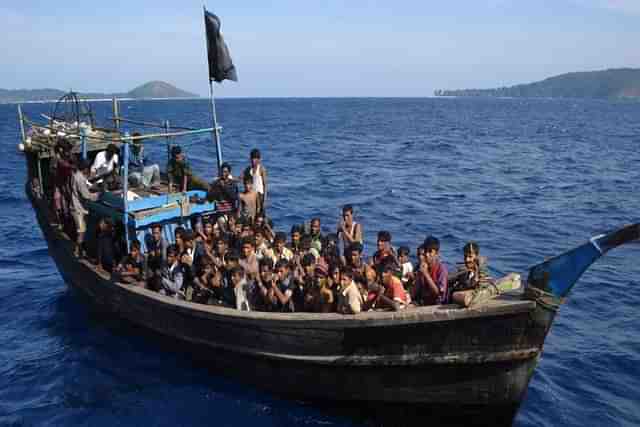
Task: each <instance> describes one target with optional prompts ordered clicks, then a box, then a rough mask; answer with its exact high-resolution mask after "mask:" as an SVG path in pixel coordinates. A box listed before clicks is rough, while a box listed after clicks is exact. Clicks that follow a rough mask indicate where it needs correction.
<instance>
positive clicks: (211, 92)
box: [209, 79, 222, 176]
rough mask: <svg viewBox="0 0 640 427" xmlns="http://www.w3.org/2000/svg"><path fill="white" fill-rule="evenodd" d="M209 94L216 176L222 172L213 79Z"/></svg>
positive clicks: (210, 82)
mask: <svg viewBox="0 0 640 427" xmlns="http://www.w3.org/2000/svg"><path fill="white" fill-rule="evenodd" d="M209 94H210V96H211V115H212V116H213V135H214V137H215V142H216V157H217V159H218V176H220V174H221V172H222V146H221V145H220V128H219V127H218V118H217V117H216V100H215V98H214V97H213V81H212V80H211V79H209Z"/></svg>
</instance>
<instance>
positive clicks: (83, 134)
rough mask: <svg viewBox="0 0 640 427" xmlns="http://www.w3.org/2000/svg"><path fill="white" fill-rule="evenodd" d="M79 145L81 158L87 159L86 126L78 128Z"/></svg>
mask: <svg viewBox="0 0 640 427" xmlns="http://www.w3.org/2000/svg"><path fill="white" fill-rule="evenodd" d="M80 146H81V147H82V160H87V128H85V127H81V128H80Z"/></svg>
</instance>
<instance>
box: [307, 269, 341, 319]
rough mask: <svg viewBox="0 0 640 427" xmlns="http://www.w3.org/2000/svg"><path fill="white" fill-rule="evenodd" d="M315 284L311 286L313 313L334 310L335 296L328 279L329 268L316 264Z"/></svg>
mask: <svg viewBox="0 0 640 427" xmlns="http://www.w3.org/2000/svg"><path fill="white" fill-rule="evenodd" d="M314 273H315V286H314V287H313V290H312V292H311V293H310V294H311V295H313V297H312V302H311V304H312V305H313V311H314V312H315V313H332V312H334V311H335V301H336V300H335V298H334V295H333V289H332V287H331V285H332V282H331V281H330V279H329V269H328V267H327V266H325V265H324V264H316V268H315V272H314Z"/></svg>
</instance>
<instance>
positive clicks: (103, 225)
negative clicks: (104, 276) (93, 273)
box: [96, 217, 116, 273]
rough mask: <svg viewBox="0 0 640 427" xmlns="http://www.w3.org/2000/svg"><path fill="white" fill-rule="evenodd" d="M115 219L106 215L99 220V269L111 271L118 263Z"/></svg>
mask: <svg viewBox="0 0 640 427" xmlns="http://www.w3.org/2000/svg"><path fill="white" fill-rule="evenodd" d="M113 239H114V236H113V221H112V220H111V218H108V217H105V218H101V219H100V220H99V221H98V237H97V241H96V243H97V248H96V249H97V255H98V259H97V263H96V265H97V269H98V271H107V272H109V273H111V272H112V271H113V268H114V267H115V263H116V248H115V243H114V241H113Z"/></svg>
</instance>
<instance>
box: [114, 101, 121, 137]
mask: <svg viewBox="0 0 640 427" xmlns="http://www.w3.org/2000/svg"><path fill="white" fill-rule="evenodd" d="M113 121H114V122H115V124H116V130H117V131H118V132H120V106H119V105H118V98H116V97H115V96H114V97H113Z"/></svg>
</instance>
